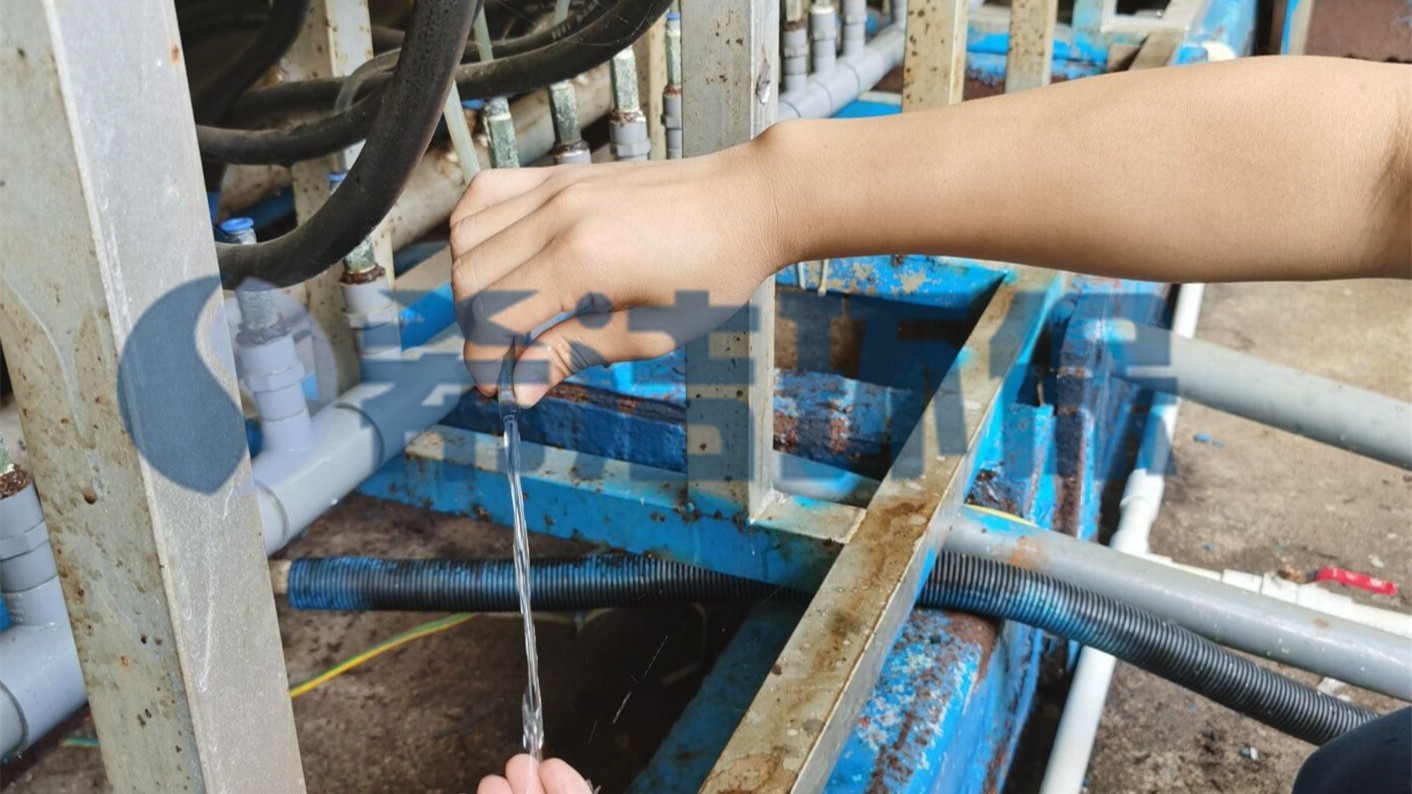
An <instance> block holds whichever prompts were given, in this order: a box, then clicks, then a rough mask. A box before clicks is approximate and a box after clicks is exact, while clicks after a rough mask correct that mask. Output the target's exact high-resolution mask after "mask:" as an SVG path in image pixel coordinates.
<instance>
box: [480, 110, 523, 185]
mask: <svg viewBox="0 0 1412 794" xmlns="http://www.w3.org/2000/svg"><path fill="white" fill-rule="evenodd" d="M485 132H486V136H487V137H488V138H489V139H490V166H491V167H492V168H519V167H520V149H519V146H517V145H516V144H515V120H514V119H513V118H511V116H510V103H509V101H508V100H506V99H505V97H495V98H493V99H489V100H486V103H485Z"/></svg>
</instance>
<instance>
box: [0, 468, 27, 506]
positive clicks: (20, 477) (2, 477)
mask: <svg viewBox="0 0 1412 794" xmlns="http://www.w3.org/2000/svg"><path fill="white" fill-rule="evenodd" d="M26 485H29V474H27V473H25V470H24V469H21V468H20V467H19V466H16V467H14V468H13V469H11V470H10V471H8V472H6V473H5V474H0V499H3V498H5V497H8V496H14V495H15V494H17V493H19V492H20V491H23V490H24V489H25V486H26Z"/></svg>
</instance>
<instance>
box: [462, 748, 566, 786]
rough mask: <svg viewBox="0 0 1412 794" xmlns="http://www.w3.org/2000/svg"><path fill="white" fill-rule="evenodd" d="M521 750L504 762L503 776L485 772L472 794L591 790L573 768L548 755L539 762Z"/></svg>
mask: <svg viewBox="0 0 1412 794" xmlns="http://www.w3.org/2000/svg"><path fill="white" fill-rule="evenodd" d="M535 771H536V770H535V763H534V759H532V758H530V757H529V756H528V755H525V754H524V753H521V754H519V755H517V756H515V757H514V758H511V759H510V760H509V762H508V763H506V764H505V777H500V776H499V775H488V776H486V777H485V778H484V779H482V780H481V782H480V785H479V786H477V787H476V794H593V788H592V787H591V786H589V785H588V781H587V780H584V779H583V775H580V774H579V773H578V772H575V771H574V768H573V767H571V766H569V765H568V764H566V763H564V762H563V761H560V760H559V759H557V758H551V759H549V760H547V761H542V762H540V763H539V770H538V774H535Z"/></svg>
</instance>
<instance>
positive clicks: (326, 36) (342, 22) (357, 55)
mask: <svg viewBox="0 0 1412 794" xmlns="http://www.w3.org/2000/svg"><path fill="white" fill-rule="evenodd" d="M371 30H372V28H371V26H370V23H369V21H368V3H367V0H311V2H310V3H309V16H308V19H307V20H305V22H304V30H303V31H302V32H301V33H300V34H299V38H298V39H297V40H295V42H294V45H293V46H292V47H290V48H289V52H288V53H287V54H286V55H285V57H284V60H283V61H282V62H281V68H282V69H283V71H284V73H285V77H286V78H287V79H290V80H304V79H309V78H316V77H338V76H340V75H346V74H350V73H351V72H352V71H353V70H354V69H357V68H358V67H359V66H361V65H362V64H363V62H364V61H366V60H368V59H369V58H371V57H372V56H373V42H372V33H371ZM361 148H362V145H361V144H358V145H356V146H351V147H349V149H348V152H347V156H348V157H350V158H353V157H356V156H357V153H358V151H359V150H360V149H361ZM342 167H343V166H342V164H341V162H340V159H339V156H338V155H336V154H333V155H329V156H327V157H320V158H318V159H317V160H308V161H305V162H301V163H295V164H294V167H293V168H291V169H290V174H291V178H292V182H293V187H294V211H295V215H296V216H297V217H298V219H299V222H300V223H303V222H304V221H306V220H308V219H309V217H310V216H311V215H313V214H314V213H315V212H318V210H319V207H322V206H323V204H324V202H325V201H327V200H328V197H329V185H328V179H327V176H328V174H329V173H330V172H332V171H338V170H342ZM389 226H390V225H389V224H387V223H383V224H379V226H378V228H377V229H375V230H374V231H373V233H372V234H371V235H369V240H370V241H371V242H372V250H373V258H374V259H375V260H376V261H377V264H379V265H381V266H382V268H383V271H384V272H385V273H386V278H387V285H388V289H389V290H390V289H391V288H392V286H393V283H392V282H393V275H392V235H391V232H390V228H389ZM342 276H343V271H342V269H341V268H339V267H332V268H329V270H328V271H327V272H325V273H323V274H322V275H320V276H318V277H317V278H314V279H310V280H309V281H308V282H306V283H305V284H304V290H305V294H304V303H305V305H307V306H308V307H309V316H310V318H311V319H313V320H314V321H315V322H317V323H318V324H319V326H320V327H321V328H322V329H323V332H324V335H325V336H326V337H327V339H328V345H329V347H330V348H331V349H332V352H333V354H332V357H331V361H332V365H333V368H332V369H329V368H328V367H327V365H326V364H327V362H328V361H330V358H329V357H326V356H316V357H315V361H316V363H317V364H318V365H319V366H320V367H324V368H323V369H321V370H320V371H318V372H317V375H318V383H319V399H320V402H328V401H329V400H332V399H333V398H334V397H336V396H338V395H340V394H342V393H343V392H345V391H347V390H348V389H350V388H352V387H353V386H354V385H355V384H356V383H357V382H358V380H359V373H360V371H361V366H360V364H359V360H358V348H357V345H356V344H355V341H354V337H353V330H352V329H351V328H350V327H349V326H348V319H347V317H346V316H345V315H344V301H343V286H342V284H340V283H339V279H340V278H342Z"/></svg>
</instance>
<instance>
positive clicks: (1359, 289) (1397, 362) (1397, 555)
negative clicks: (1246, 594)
mask: <svg viewBox="0 0 1412 794" xmlns="http://www.w3.org/2000/svg"><path fill="white" fill-rule="evenodd" d="M1197 335H1198V336H1199V337H1200V338H1202V339H1206V340H1209V341H1212V342H1216V343H1218V344H1223V345H1227V346H1229V347H1232V348H1235V349H1237V350H1243V351H1246V352H1249V353H1253V354H1256V355H1259V356H1262V357H1264V358H1267V359H1270V360H1272V361H1277V362H1280V363H1284V364H1289V365H1291V366H1298V367H1302V368H1304V369H1307V370H1310V371H1312V372H1315V373H1317V374H1320V375H1325V376H1327V377H1331V378H1336V379H1338V380H1342V381H1344V382H1347V383H1352V384H1356V385H1359V386H1362V387H1365V388H1368V389H1372V390H1374V391H1377V392H1381V393H1383V394H1388V395H1392V396H1394V397H1397V398H1399V399H1403V400H1407V399H1412V359H1409V351H1412V285H1409V284H1407V283H1406V282H1361V283H1354V282H1334V283H1326V284H1317V285H1309V284H1260V285H1253V284H1235V285H1216V286H1212V287H1209V288H1208V289H1207V292H1206V301H1205V304H1204V307H1203V312H1202V318H1201V325H1200V329H1199V331H1198V334H1197ZM1198 439H1200V440H1198ZM1173 452H1174V455H1175V466H1176V470H1175V472H1174V474H1173V475H1172V476H1170V477H1169V478H1168V485H1167V492H1166V501H1165V502H1164V504H1163V507H1162V513H1161V516H1160V517H1159V518H1158V520H1157V523H1156V525H1155V526H1154V527H1153V532H1152V545H1153V547H1154V551H1156V552H1157V553H1159V554H1164V555H1168V556H1171V557H1173V558H1175V559H1177V560H1181V561H1183V562H1186V563H1189V564H1193V565H1200V566H1203V567H1206V568H1212V569H1224V568H1230V569H1235V570H1242V571H1254V572H1265V571H1272V570H1277V569H1279V568H1281V567H1283V566H1293V567H1294V568H1296V569H1314V568H1317V567H1319V566H1322V565H1340V566H1344V567H1347V568H1351V569H1353V570H1358V571H1365V572H1368V573H1372V574H1375V575H1377V576H1380V577H1384V578H1387V579H1391V580H1393V581H1395V582H1398V583H1400V584H1402V585H1403V586H1404V587H1409V586H1412V475H1409V474H1407V473H1405V472H1403V471H1401V470H1399V469H1396V468H1394V467H1392V466H1388V465H1385V464H1381V463H1377V462H1375V461H1371V460H1368V459H1366V458H1361V457H1358V456H1356V455H1353V454H1350V453H1345V452H1342V451H1340V450H1336V449H1332V448H1330V447H1326V446H1323V445H1321V444H1318V443H1316V442H1313V441H1308V440H1306V439H1303V438H1299V437H1297V436H1293V435H1291V434H1288V433H1283V432H1280V431H1276V430H1270V429H1267V428H1265V427H1263V426H1261V425H1257V424H1254V423H1252V422H1248V421H1246V420H1243V419H1238V418H1235V417H1231V416H1229V415H1227V414H1223V413H1220V412H1217V411H1213V410H1210V409H1208V408H1204V407H1202V406H1199V405H1194V404H1190V403H1187V404H1184V405H1183V406H1182V411H1181V416H1180V418H1179V420H1178V424H1177V440H1176V443H1175V444H1174V449H1173ZM1360 600H1362V601H1364V602H1366V603H1373V604H1377V605H1379V606H1384V607H1390V608H1395V609H1399V610H1404V611H1405V610H1406V609H1407V608H1408V597H1407V595H1406V592H1405V591H1404V593H1403V594H1402V595H1400V596H1398V597H1397V598H1388V597H1378V596H1369V597H1366V598H1360ZM1285 672H1287V673H1292V674H1295V673H1294V671H1291V670H1285ZM1295 677H1296V678H1299V679H1301V680H1303V681H1305V682H1306V683H1310V684H1316V683H1318V679H1317V678H1315V677H1313V676H1309V675H1304V674H1295ZM1338 691H1339V693H1340V694H1348V695H1351V696H1352V698H1353V700H1354V701H1355V702H1357V703H1360V704H1362V705H1365V706H1370V707H1372V708H1375V709H1377V710H1379V711H1387V710H1390V709H1392V708H1395V707H1396V706H1397V705H1398V704H1397V702H1396V701H1392V700H1390V699H1387V698H1380V697H1373V696H1370V695H1367V693H1363V692H1360V691H1357V690H1354V689H1352V688H1348V687H1345V688H1342V689H1340V690H1338ZM1249 748H1253V752H1252V751H1251V749H1249ZM1311 749H1312V748H1310V747H1309V746H1308V745H1305V744H1303V743H1301V742H1299V741H1296V740H1294V739H1291V738H1289V737H1286V736H1284V735H1282V734H1279V733H1277V732H1276V731H1274V730H1272V729H1269V728H1266V727H1264V726H1262V725H1259V724H1258V723H1255V722H1253V721H1250V720H1246V719H1243V718H1241V717H1238V716H1236V715H1235V714H1233V713H1231V712H1228V711H1226V710H1225V709H1222V708H1221V707H1219V706H1215V705H1212V704H1211V703H1209V702H1207V701H1204V700H1201V699H1199V698H1196V697H1194V696H1192V695H1190V694H1189V693H1187V692H1186V691H1185V690H1182V689H1180V688H1178V687H1176V686H1174V685H1172V684H1169V683H1167V682H1166V681H1163V680H1161V679H1158V678H1155V677H1153V676H1151V675H1148V674H1146V673H1143V672H1141V671H1139V670H1136V669H1134V668H1131V667H1128V666H1125V665H1123V666H1119V668H1118V672H1117V675H1116V676H1115V679H1114V686H1113V689H1112V692H1111V694H1110V697H1109V700H1108V706H1107V710H1106V712H1105V714H1104V717H1103V721H1102V723H1101V725H1100V727H1099V734H1098V743H1097V746H1096V749H1095V753H1094V758H1093V761H1092V764H1091V767H1090V770H1089V780H1090V791H1093V792H1104V794H1108V793H1109V792H1112V793H1113V794H1119V793H1120V792H1158V791H1161V792H1183V791H1192V792H1196V791H1226V792H1249V793H1250V794H1266V793H1267V792H1268V793H1269V794H1276V792H1279V793H1280V794H1283V792H1288V791H1289V787H1290V784H1291V782H1292V781H1293V779H1294V775H1295V773H1296V772H1297V771H1298V769H1299V765H1300V764H1301V763H1302V762H1303V760H1304V757H1305V756H1306V755H1307V754H1308V753H1309V752H1310V750H1311ZM1242 751H1245V755H1242ZM1247 756H1248V757H1247Z"/></svg>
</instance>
